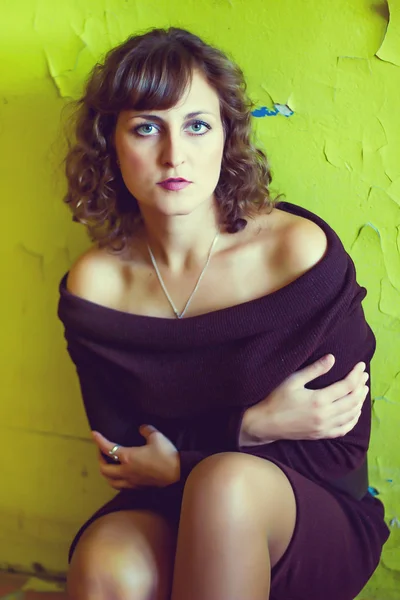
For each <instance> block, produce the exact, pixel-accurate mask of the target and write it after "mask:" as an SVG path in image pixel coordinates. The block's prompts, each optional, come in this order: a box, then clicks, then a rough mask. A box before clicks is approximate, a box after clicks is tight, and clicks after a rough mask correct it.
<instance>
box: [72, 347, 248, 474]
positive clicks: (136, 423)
mask: <svg viewBox="0 0 400 600" xmlns="http://www.w3.org/2000/svg"><path fill="white" fill-rule="evenodd" d="M68 350H69V353H70V356H71V358H72V360H73V362H74V363H75V367H76V371H77V374H78V378H79V383H80V388H81V393H82V399H83V403H84V407H85V412H86V416H87V419H88V421H89V425H90V428H91V429H92V430H95V431H99V432H100V433H101V434H102V435H104V436H105V437H106V438H107V439H109V440H110V441H113V442H115V443H117V444H120V445H123V446H143V445H144V444H145V443H146V442H145V439H144V438H143V437H142V436H141V435H140V433H139V427H140V425H142V424H145V423H148V422H149V417H148V416H147V417H146V416H145V415H143V414H142V413H141V412H140V411H138V410H137V409H136V408H135V406H134V404H133V403H129V404H127V402H126V397H127V395H128V394H127V393H126V394H125V393H124V392H123V386H122V387H121V386H116V385H115V381H118V380H121V378H122V374H121V373H117V372H116V371H115V370H113V369H112V367H110V364H109V363H107V364H104V365H102V364H101V361H99V358H98V357H96V361H91V360H89V359H88V357H86V356H85V354H84V353H79V351H78V352H77V351H76V348H74V346H73V345H71V346H69V347H68ZM83 356H85V358H82V357H83ZM244 410H245V409H242V408H240V409H230V410H228V409H227V410H224V411H220V413H219V414H216V413H214V412H213V414H212V415H210V416H208V415H207V417H200V418H197V419H193V420H191V421H190V422H189V423H188V422H185V423H181V424H179V425H178V427H177V428H176V429H175V428H174V429H175V431H173V433H172V434H170V433H169V431H167V430H165V428H164V427H163V426H162V425H161V424H159V423H158V422H157V421H154V420H151V424H152V425H154V426H155V427H157V428H158V429H159V430H160V431H161V433H164V435H166V436H167V437H169V438H170V439H171V441H172V442H173V443H174V445H175V446H176V447H177V449H178V452H179V455H180V464H181V479H182V480H185V479H186V478H187V477H188V475H189V473H190V471H191V470H192V469H193V468H194V467H195V465H196V464H197V463H199V462H200V461H201V460H203V459H204V458H206V457H207V456H210V455H212V454H215V453H217V452H222V451H227V450H235V449H236V448H237V439H238V436H239V429H240V426H241V421H242V416H243V413H244ZM105 458H106V459H108V457H107V456H106V457H105ZM110 462H111V461H110Z"/></svg>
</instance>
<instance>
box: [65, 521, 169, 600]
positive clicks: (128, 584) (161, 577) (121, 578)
mask: <svg viewBox="0 0 400 600" xmlns="http://www.w3.org/2000/svg"><path fill="white" fill-rule="evenodd" d="M175 547H176V530H175V528H174V527H173V526H172V525H171V524H170V523H168V522H167V520H166V519H165V518H164V517H162V516H161V515H158V514H155V513H152V512H150V511H139V510H126V511H119V512H114V513H110V514H107V515H105V516H102V517H100V518H99V519H96V520H95V521H94V522H92V523H91V524H90V525H89V526H88V527H87V529H86V530H85V531H84V532H83V534H82V536H81V537H80V539H79V541H78V543H77V546H76V548H75V550H74V553H73V556H72V560H71V564H70V569H69V573H68V591H69V595H70V597H71V598H74V600H75V598H89V597H96V598H97V597H98V598H107V597H110V598H111V597H113V598H114V597H115V598H125V597H132V595H133V594H134V596H135V597H137V598H142V597H143V598H147V597H150V595H151V597H155V598H157V599H158V598H160V599H164V598H167V597H168V594H169V590H170V588H171V578H172V571H173V564H174V557H175Z"/></svg>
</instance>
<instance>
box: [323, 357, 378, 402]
mask: <svg viewBox="0 0 400 600" xmlns="http://www.w3.org/2000/svg"><path fill="white" fill-rule="evenodd" d="M365 368H366V367H365V363H363V362H360V363H357V364H356V366H355V367H354V368H353V369H352V370H351V371H350V373H348V374H347V375H346V377H345V378H344V379H341V380H340V381H336V382H335V383H332V384H331V385H328V386H327V387H326V388H322V389H321V390H318V391H319V392H321V393H323V394H324V396H326V399H327V401H328V402H335V401H337V400H339V399H340V398H343V397H344V396H347V395H348V394H350V393H351V392H354V391H355V390H356V389H357V388H358V387H360V388H362V387H363V386H364V383H365V382H366V381H367V379H368V378H366V379H365V375H364V369H365ZM364 379H365V381H364Z"/></svg>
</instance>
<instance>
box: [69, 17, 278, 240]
mask: <svg viewBox="0 0 400 600" xmlns="http://www.w3.org/2000/svg"><path fill="white" fill-rule="evenodd" d="M194 70H198V71H200V72H201V73H202V74H203V75H204V76H205V78H206V79H207V81H208V83H209V84H210V85H211V86H212V87H213V89H215V91H216V92H217V93H218V96H219V99H220V110H221V120H222V125H223V129H224V133H225V145H224V152H223V158H222V164H221V173H220V178H219V181H218V184H217V187H216V189H215V198H216V201H217V206H218V209H219V214H220V222H221V223H222V224H224V225H225V227H226V229H227V231H229V232H231V233H235V232H236V231H240V230H241V229H243V228H244V227H245V226H246V224H247V221H246V220H245V218H244V217H246V216H251V215H252V214H254V213H255V212H257V210H261V209H266V210H270V209H271V208H272V206H273V201H272V199H271V196H270V193H269V184H270V182H271V179H272V178H271V172H270V169H269V166H268V162H267V158H266V155H265V154H264V152H263V151H262V150H260V149H259V148H257V147H255V145H254V143H253V141H252V129H251V110H252V108H253V106H254V105H253V104H252V102H251V101H250V100H249V98H248V96H247V95H246V83H245V80H244V77H243V73H242V71H241V69H240V68H239V67H238V66H237V65H236V64H235V63H233V62H232V61H231V60H230V59H229V58H228V57H227V56H226V55H225V54H224V53H223V52H221V51H220V50H218V49H216V48H214V47H212V46H209V45H207V44H206V43H204V42H203V41H202V40H201V39H200V38H199V37H197V36H196V35H193V34H192V33H190V32H188V31H185V30H183V29H178V28H175V27H171V28H169V29H167V30H165V29H153V30H151V31H149V32H147V33H145V34H142V35H138V36H134V37H130V38H128V39H127V40H126V41H125V42H124V43H122V44H121V45H119V46H117V47H116V48H113V49H112V50H110V51H109V52H108V53H107V55H106V57H105V60H104V62H103V63H101V64H100V63H98V64H96V65H95V66H94V68H93V70H92V72H91V73H90V75H89V78H88V81H87V84H86V89H85V93H84V95H83V96H82V98H81V99H80V100H78V101H77V105H76V112H75V115H74V119H73V127H74V141H73V143H69V149H68V152H67V155H66V158H65V172H66V176H67V184H68V189H67V193H66V195H65V197H64V201H65V202H66V203H67V204H69V206H70V208H71V210H72V213H73V219H74V220H75V221H78V222H81V223H84V224H85V225H86V226H87V229H88V231H89V235H90V236H91V238H92V240H94V241H97V242H98V243H99V244H100V245H101V246H106V245H108V246H111V247H114V248H116V247H117V246H118V247H119V249H122V248H123V247H125V245H126V243H127V241H128V239H129V238H130V237H131V236H132V234H133V233H134V229H135V226H136V225H137V223H138V221H139V220H140V211H139V207H138V204H137V202H136V201H135V198H134V197H133V196H132V194H131V193H130V192H129V190H128V189H127V187H126V186H125V183H124V182H123V180H122V176H121V174H120V171H119V168H118V165H117V157H116V152H115V149H114V146H113V143H112V137H113V133H114V130H115V126H116V122H117V118H118V114H119V112H120V111H121V110H126V109H135V110H143V109H147V110H154V109H158V110H163V109H169V108H171V107H172V106H174V105H175V104H177V102H178V101H179V100H180V98H181V97H182V95H183V93H184V91H185V89H186V88H187V85H188V84H190V81H191V77H192V74H193V71H194Z"/></svg>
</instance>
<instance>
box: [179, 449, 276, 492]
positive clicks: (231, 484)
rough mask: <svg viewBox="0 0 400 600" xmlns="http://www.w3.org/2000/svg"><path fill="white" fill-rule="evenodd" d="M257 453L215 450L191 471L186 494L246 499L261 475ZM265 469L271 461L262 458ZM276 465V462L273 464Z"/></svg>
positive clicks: (266, 469)
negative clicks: (248, 453) (215, 452)
mask: <svg viewBox="0 0 400 600" xmlns="http://www.w3.org/2000/svg"><path fill="white" fill-rule="evenodd" d="M259 461H260V463H261V459H257V458H256V457H254V456H250V455H247V454H240V453H239V452H224V453H221V454H215V455H213V456H210V457H208V458H206V459H204V460H203V461H201V462H200V463H199V464H198V465H197V466H196V467H195V468H194V469H193V471H192V472H191V473H190V475H189V477H188V479H187V482H186V486H185V495H186V496H188V495H195V496H196V497H198V498H201V499H202V500H203V499H208V500H209V501H210V502H213V501H214V500H215V497H216V496H217V497H218V501H219V503H221V502H223V501H224V499H226V501H227V502H235V501H236V500H239V501H243V500H244V499H245V497H246V496H248V495H250V494H251V493H253V492H254V485H253V482H254V484H256V482H257V478H259V475H260V473H259V470H258V469H259V466H258V462H259ZM263 462H264V464H263V465H262V468H263V470H265V471H268V469H269V465H270V463H267V461H263ZM271 466H272V467H274V465H271Z"/></svg>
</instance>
